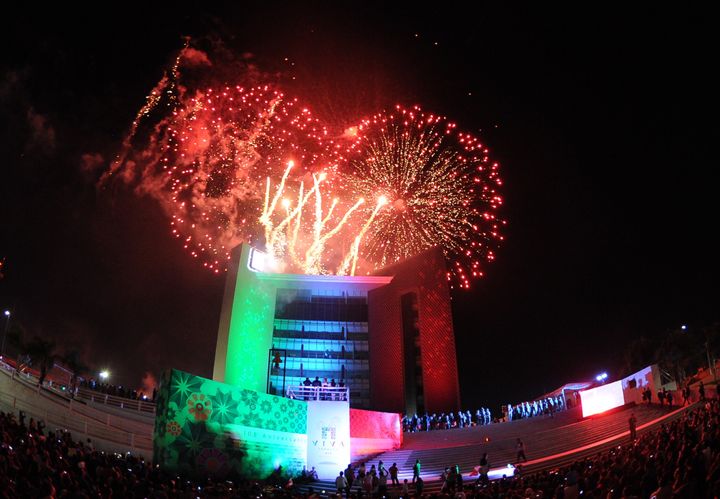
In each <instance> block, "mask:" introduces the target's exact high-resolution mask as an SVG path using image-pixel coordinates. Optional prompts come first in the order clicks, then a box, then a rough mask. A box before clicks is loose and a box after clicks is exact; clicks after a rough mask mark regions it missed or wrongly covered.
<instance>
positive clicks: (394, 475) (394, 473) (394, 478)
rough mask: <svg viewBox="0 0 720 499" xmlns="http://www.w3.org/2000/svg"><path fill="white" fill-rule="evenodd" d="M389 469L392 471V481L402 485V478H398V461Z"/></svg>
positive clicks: (394, 483)
mask: <svg viewBox="0 0 720 499" xmlns="http://www.w3.org/2000/svg"><path fill="white" fill-rule="evenodd" d="M388 471H389V472H390V483H392V484H393V485H400V480H398V467H397V463H392V466H390V468H389V469H388Z"/></svg>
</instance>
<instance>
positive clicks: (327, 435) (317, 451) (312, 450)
mask: <svg viewBox="0 0 720 499" xmlns="http://www.w3.org/2000/svg"><path fill="white" fill-rule="evenodd" d="M307 404H308V411H307V468H308V470H309V469H312V467H313V466H314V467H315V471H317V473H318V477H319V478H322V479H333V478H335V477H336V476H337V475H338V472H340V471H342V470H344V469H345V468H346V467H347V465H348V464H349V463H350V404H349V403H348V402H333V401H320V400H318V401H310V402H308V403H307Z"/></svg>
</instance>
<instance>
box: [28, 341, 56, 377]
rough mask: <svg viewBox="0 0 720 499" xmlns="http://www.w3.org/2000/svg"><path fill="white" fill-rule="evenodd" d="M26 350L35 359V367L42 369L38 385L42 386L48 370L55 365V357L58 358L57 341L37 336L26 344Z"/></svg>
mask: <svg viewBox="0 0 720 499" xmlns="http://www.w3.org/2000/svg"><path fill="white" fill-rule="evenodd" d="M25 351H26V353H27V354H28V355H29V356H30V358H31V359H32V360H33V363H34V364H35V367H37V368H38V369H40V379H39V380H38V385H39V386H42V384H43V381H45V377H46V376H47V373H48V371H49V370H50V369H52V368H53V366H54V365H55V359H56V358H57V353H56V352H55V342H54V341H49V340H44V339H42V338H40V337H39V336H35V337H34V338H33V339H32V340H30V341H29V342H28V343H27V344H26V345H25Z"/></svg>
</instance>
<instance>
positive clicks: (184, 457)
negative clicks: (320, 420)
mask: <svg viewBox="0 0 720 499" xmlns="http://www.w3.org/2000/svg"><path fill="white" fill-rule="evenodd" d="M306 425H307V404H306V403H305V402H303V401H299V400H291V399H287V398H283V397H277V396H274V395H267V394H264V393H258V392H256V391H253V390H248V389H244V388H237V387H233V386H230V385H227V384H225V383H219V382H217V381H213V380H209V379H205V378H201V377H199V376H194V375H192V374H188V373H185V372H182V371H178V370H176V369H172V370H169V371H167V372H166V373H164V375H163V377H162V380H161V385H160V389H159V390H158V397H157V414H156V417H155V431H154V435H153V454H154V458H153V460H154V462H155V463H156V464H158V465H160V468H161V469H163V470H165V471H168V472H182V473H186V474H188V475H190V476H219V477H222V476H237V477H248V478H265V477H267V476H268V475H269V474H270V473H271V472H272V471H273V470H274V469H275V468H277V467H278V466H282V467H283V470H284V472H285V474H293V475H297V474H298V473H299V472H300V470H301V469H302V466H303V465H304V464H305V459H306V448H307V436H306V433H307V428H306Z"/></svg>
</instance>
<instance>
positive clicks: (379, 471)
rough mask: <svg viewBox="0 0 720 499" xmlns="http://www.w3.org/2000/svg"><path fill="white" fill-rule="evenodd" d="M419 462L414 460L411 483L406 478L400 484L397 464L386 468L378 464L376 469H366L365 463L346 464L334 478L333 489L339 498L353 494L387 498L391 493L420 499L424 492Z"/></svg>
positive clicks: (372, 467)
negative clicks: (356, 464)
mask: <svg viewBox="0 0 720 499" xmlns="http://www.w3.org/2000/svg"><path fill="white" fill-rule="evenodd" d="M420 468H421V465H420V460H419V459H416V460H415V464H413V468H412V471H413V477H412V481H411V482H410V481H408V479H407V478H405V479H404V480H403V482H402V483H400V479H399V478H398V476H399V472H400V470H399V468H398V465H397V463H392V465H391V466H390V467H389V468H387V467H385V464H384V463H383V462H382V461H380V462H378V466H377V468H375V465H374V464H373V465H372V466H371V467H370V469H367V467H366V466H365V463H360V465H359V466H357V467H354V466H353V465H352V464H348V467H347V468H345V470H343V471H341V472H340V473H339V474H338V476H337V478H335V489H336V492H337V494H338V495H339V496H342V495H345V496H346V497H350V495H351V494H354V495H355V496H357V497H363V496H366V497H388V495H390V494H391V493H392V494H393V495H394V496H399V497H410V495H411V494H412V495H414V496H415V497H421V496H422V495H423V490H424V481H423V479H422V477H421V476H420Z"/></svg>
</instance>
